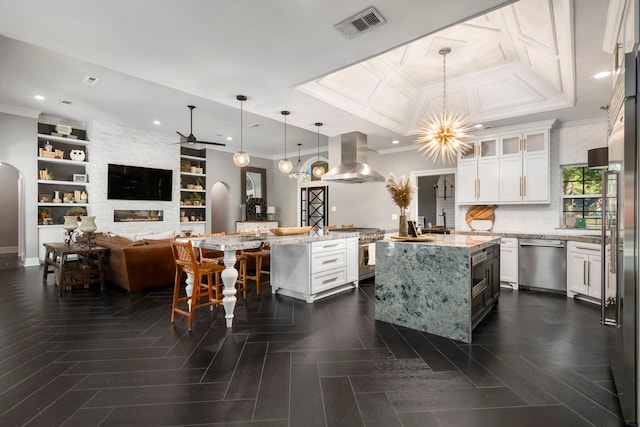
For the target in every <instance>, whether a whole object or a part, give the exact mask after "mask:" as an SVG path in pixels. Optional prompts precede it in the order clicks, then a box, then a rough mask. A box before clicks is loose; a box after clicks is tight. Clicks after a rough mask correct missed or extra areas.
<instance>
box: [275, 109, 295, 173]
mask: <svg viewBox="0 0 640 427" xmlns="http://www.w3.org/2000/svg"><path fill="white" fill-rule="evenodd" d="M280 114H282V115H283V116H284V159H282V160H280V161H279V162H278V169H279V170H280V172H282V173H289V172H291V169H292V168H293V164H291V160H289V159H288V158H287V116H288V115H289V114H290V113H289V112H288V111H280Z"/></svg>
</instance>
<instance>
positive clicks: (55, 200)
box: [53, 190, 62, 203]
mask: <svg viewBox="0 0 640 427" xmlns="http://www.w3.org/2000/svg"><path fill="white" fill-rule="evenodd" d="M53 194H54V196H53V203H62V200H61V199H60V191H59V190H55V191H54V192H53Z"/></svg>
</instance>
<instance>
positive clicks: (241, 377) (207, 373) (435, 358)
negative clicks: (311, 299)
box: [0, 267, 622, 427]
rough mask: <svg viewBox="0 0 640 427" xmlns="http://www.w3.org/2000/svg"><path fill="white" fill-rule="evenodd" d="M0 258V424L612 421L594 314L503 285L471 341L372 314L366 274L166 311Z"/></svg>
mask: <svg viewBox="0 0 640 427" xmlns="http://www.w3.org/2000/svg"><path fill="white" fill-rule="evenodd" d="M40 274H41V269H40V268H37V267H31V268H27V269H5V270H0V286H2V294H1V295H2V299H1V300H0V426H19V425H27V426H61V425H62V426H83V427H88V426H129V425H131V426H156V425H163V426H174V425H191V426H195V425H198V426H203V425H215V426H260V427H280V426H304V427H307V426H331V427H333V426H349V427H352V426H381V427H392V426H405V427H414V426H426V427H431V426H438V427H445V426H456V427H458V426H475V427H481V426H492V427H502V426H509V427H514V426H516V427H533V426H536V427H538V426H544V427H553V426H563V427H566V426H572V427H576V426H598V427H604V426H619V425H622V423H621V421H620V419H619V418H618V414H619V408H618V405H617V401H616V399H615V396H614V394H613V391H612V382H611V378H610V374H609V370H608V368H607V366H606V364H607V357H606V351H605V350H604V345H605V341H606V334H607V331H606V330H605V329H604V328H602V327H600V326H599V324H598V310H597V309H595V308H594V307H592V306H589V305H586V304H584V303H579V302H575V301H571V300H569V301H567V300H566V299H564V298H561V297H557V296H553V295H544V294H536V293H531V292H513V291H510V290H503V293H502V297H501V301H500V307H499V309H498V310H497V311H495V312H492V313H491V314H490V315H489V316H488V318H487V319H485V321H484V322H483V323H482V324H481V325H480V326H479V327H478V329H477V330H476V332H475V333H474V337H473V339H474V342H473V344H472V345H467V344H462V343H458V342H453V341H450V340H448V339H443V338H438V337H435V336H431V335H427V334H422V333H420V332H416V331H413V330H409V329H405V328H401V327H395V326H393V325H390V324H387V323H381V322H375V321H374V320H372V319H373V313H374V289H373V286H371V284H370V283H369V285H368V286H367V285H365V286H363V287H362V288H361V289H360V290H358V291H353V292H347V293H345V294H342V295H339V296H335V297H331V298H328V299H325V300H321V301H318V302H316V303H314V304H306V303H304V302H302V301H297V300H294V299H290V298H286V297H275V296H271V295H270V294H269V293H268V292H267V295H265V296H264V297H262V298H260V299H258V298H256V297H255V295H252V296H251V297H250V298H249V299H248V302H247V303H246V304H244V305H241V306H238V307H237V310H236V321H235V326H234V328H233V329H232V330H230V331H229V330H227V329H226V328H225V327H224V318H223V312H222V310H221V309H220V310H217V311H216V312H214V313H213V314H212V315H211V314H210V313H209V312H208V311H206V310H203V311H200V312H199V313H198V316H197V320H196V323H195V325H194V330H193V332H192V333H188V332H187V330H186V329H187V327H186V324H187V322H186V318H182V317H181V318H180V319H179V320H178V322H177V323H176V325H175V326H173V325H171V324H170V322H169V312H170V298H171V296H170V293H171V291H170V289H167V288H165V289H155V290H152V291H148V292H142V293H137V294H132V295H127V294H125V293H123V292H121V291H120V290H118V289H115V288H112V287H108V289H107V290H106V291H105V292H104V294H102V295H101V294H100V292H99V290H98V289H86V290H85V289H77V290H74V291H72V292H68V293H66V294H65V295H64V297H62V298H60V297H58V296H57V293H56V289H55V286H54V285H53V284H52V278H50V279H49V284H48V285H45V286H43V284H42V282H41V276H40Z"/></svg>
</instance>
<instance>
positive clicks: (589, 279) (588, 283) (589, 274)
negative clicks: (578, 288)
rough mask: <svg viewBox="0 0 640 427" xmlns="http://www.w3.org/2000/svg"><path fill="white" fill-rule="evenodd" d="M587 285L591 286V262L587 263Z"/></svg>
mask: <svg viewBox="0 0 640 427" xmlns="http://www.w3.org/2000/svg"><path fill="white" fill-rule="evenodd" d="M587 285H589V286H591V261H587Z"/></svg>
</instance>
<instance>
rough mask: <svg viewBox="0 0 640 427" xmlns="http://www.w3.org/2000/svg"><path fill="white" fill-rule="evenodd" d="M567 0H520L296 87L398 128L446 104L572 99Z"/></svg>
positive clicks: (534, 104)
mask: <svg viewBox="0 0 640 427" xmlns="http://www.w3.org/2000/svg"><path fill="white" fill-rule="evenodd" d="M573 35H574V33H573V13H572V10H571V1H570V0H561V1H553V2H548V1H539V0H521V1H519V2H517V3H514V4H512V5H509V6H506V7H504V8H502V9H499V10H496V11H494V12H491V13H488V14H486V15H482V16H480V17H478V18H475V19H472V20H470V21H467V22H464V23H462V24H459V25H456V26H453V27H450V28H447V29H445V30H442V31H440V32H438V33H436V34H433V35H430V36H427V37H424V38H421V39H418V40H416V41H413V42H411V43H409V44H406V45H403V46H400V47H398V48H396V49H393V50H391V51H389V52H387V53H384V54H382V55H379V56H377V57H375V58H372V59H369V60H367V61H364V62H362V63H359V64H356V65H353V66H350V67H348V68H345V69H342V70H340V71H337V72H335V73H331V74H329V75H327V76H323V77H320V78H318V79H315V80H313V81H312V82H309V83H306V84H303V85H300V86H298V89H299V90H300V91H301V92H303V93H306V94H308V95H311V96H314V97H316V98H318V99H321V100H322V101H324V102H327V103H329V104H331V105H334V106H336V107H339V108H342V109H344V110H347V111H349V112H351V113H353V114H356V115H358V116H359V117H361V118H363V119H365V120H368V121H371V122H373V123H376V124H378V125H380V126H382V127H384V128H386V129H389V130H391V131H393V132H397V133H399V134H402V135H408V134H411V133H413V132H414V131H415V130H416V129H418V128H419V125H420V122H421V121H422V120H424V118H425V117H429V116H431V115H432V114H433V113H437V112H438V111H441V110H442V108H443V57H442V55H440V54H439V53H438V52H439V50H440V49H442V48H444V47H449V48H451V53H450V54H449V55H447V58H446V75H447V106H448V109H450V110H452V111H455V112H458V113H464V114H465V115H466V116H467V117H468V118H469V120H470V121H472V122H475V123H477V122H489V121H492V120H499V119H506V118H512V117H518V116H523V115H528V114H532V113H539V112H543V111H549V110H554V109H559V108H566V107H570V106H572V105H573V104H574V102H575V86H576V82H575V72H574V71H575V70H574V51H573V45H574V40H573Z"/></svg>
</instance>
